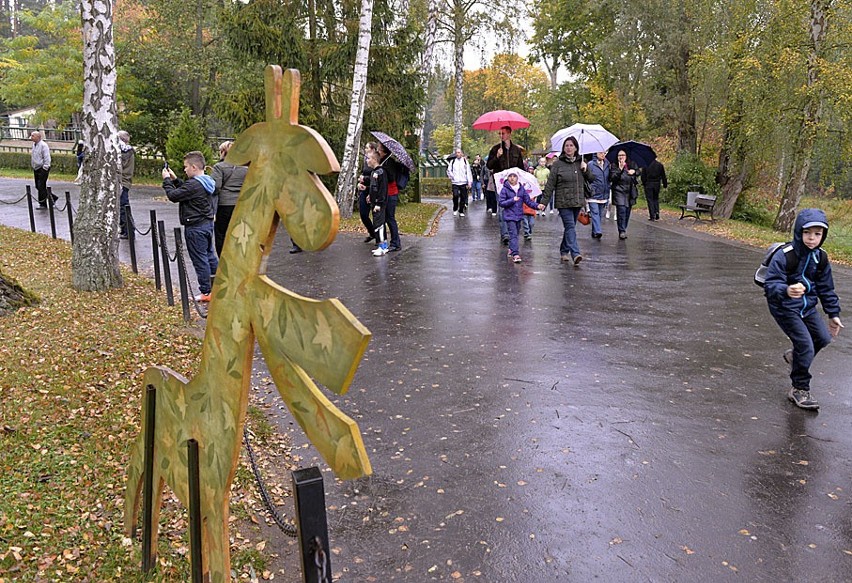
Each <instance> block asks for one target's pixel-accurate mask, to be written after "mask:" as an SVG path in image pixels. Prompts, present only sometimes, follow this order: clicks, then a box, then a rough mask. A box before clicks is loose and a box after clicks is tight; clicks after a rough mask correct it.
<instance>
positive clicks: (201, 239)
mask: <svg viewBox="0 0 852 583" xmlns="http://www.w3.org/2000/svg"><path fill="white" fill-rule="evenodd" d="M183 236H184V239H186V251H187V253H189V258H190V260H191V261H192V266H193V267H194V268H195V275H196V277H197V278H198V289H199V290H200V291H201V293H203V294H209V293H210V289H211V287H212V286H211V284H210V277H211V276H213V275H216V270H217V269H218V268H219V258H218V257H216V249H215V248H214V246H213V221H203V222H201V223H196V224H195V225H188V226H186V227H184V229H183Z"/></svg>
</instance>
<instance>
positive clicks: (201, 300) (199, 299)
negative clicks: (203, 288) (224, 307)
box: [195, 294, 210, 304]
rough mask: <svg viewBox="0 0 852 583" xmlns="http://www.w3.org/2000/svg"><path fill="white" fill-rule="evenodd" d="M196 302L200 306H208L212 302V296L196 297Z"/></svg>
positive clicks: (202, 295) (201, 295)
mask: <svg viewBox="0 0 852 583" xmlns="http://www.w3.org/2000/svg"><path fill="white" fill-rule="evenodd" d="M195 301H196V302H198V303H199V304H206V303H208V302H209V301H210V294H198V295H197V296H195Z"/></svg>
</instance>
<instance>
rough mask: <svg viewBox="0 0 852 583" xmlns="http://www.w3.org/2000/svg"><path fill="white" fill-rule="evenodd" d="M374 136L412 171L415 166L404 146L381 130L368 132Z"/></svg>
mask: <svg viewBox="0 0 852 583" xmlns="http://www.w3.org/2000/svg"><path fill="white" fill-rule="evenodd" d="M370 133H371V134H373V136H375V138H376V139H377V140H379V141H380V142H381V143H382V145H383V146H384V147H385V148H387V149H388V151H389V152H390V153H391V155H393V157H394V158H396V159H397V160H399V161H400V162H402V163H403V164H405V166H406V167H407V168H408V169H409V170H410V171H412V172H414V171H415V170H416V169H417V167H416V166H415V165H414V160H412V159H411V156H409V155H408V152H406V151H405V148H403V147H402V144H400V143H399V142H397V141H396V140H394V139H393V138H392V137H390V136H389V135H387V134H385V133H382V132H370Z"/></svg>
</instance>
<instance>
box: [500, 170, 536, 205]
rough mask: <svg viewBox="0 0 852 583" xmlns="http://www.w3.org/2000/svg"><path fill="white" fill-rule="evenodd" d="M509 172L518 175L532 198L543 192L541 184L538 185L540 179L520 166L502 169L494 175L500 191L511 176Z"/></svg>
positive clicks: (519, 180)
mask: <svg viewBox="0 0 852 583" xmlns="http://www.w3.org/2000/svg"><path fill="white" fill-rule="evenodd" d="M509 174H517V175H518V182H519V183H520V184H523V185H524V190H526V191H527V194H528V195H529V197H530V198H535V197H537V196H539V195H540V194H541V186H539V185H538V179H537V178H536V177H535V176H533V175H532V174H530V173H529V172H526V171H524V170H521V169H520V168H509V169H508V170H501V171H500V172H498V173H497V174H495V175H494V184H495V186H497V192H498V193H499V192H500V191H501V190H503V182H504V181H505V180H506V179H507V178H509Z"/></svg>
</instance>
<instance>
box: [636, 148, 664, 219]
mask: <svg viewBox="0 0 852 583" xmlns="http://www.w3.org/2000/svg"><path fill="white" fill-rule="evenodd" d="M661 184H662V186H663V188H668V187H669V182H668V180H666V167H665V166H663V164H662V163H661V162H660V161H659V160H654V161H653V162H651V163H650V164H648V167H647V168H645V170H644V171H643V172H642V186H643V187H644V189H645V199H646V200H647V201H648V220H650V221H659V220H660V185H661Z"/></svg>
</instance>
